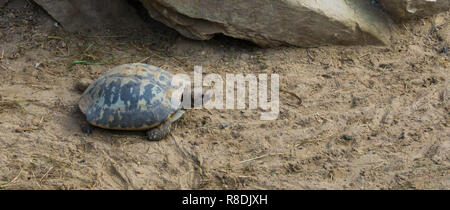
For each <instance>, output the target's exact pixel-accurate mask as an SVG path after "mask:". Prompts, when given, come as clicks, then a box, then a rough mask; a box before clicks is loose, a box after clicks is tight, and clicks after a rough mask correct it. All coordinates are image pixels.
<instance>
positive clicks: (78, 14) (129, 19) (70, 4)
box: [34, 0, 141, 32]
mask: <svg viewBox="0 0 450 210" xmlns="http://www.w3.org/2000/svg"><path fill="white" fill-rule="evenodd" d="M34 1H35V2H36V3H37V4H39V5H40V6H41V7H43V8H44V9H45V10H46V11H47V12H48V13H49V14H50V15H51V16H52V17H53V18H54V19H55V20H56V21H58V22H59V23H60V24H61V25H62V26H63V27H64V29H65V30H67V31H71V32H99V31H104V30H109V29H113V30H120V29H129V28H136V27H138V26H139V25H140V23H141V20H140V18H139V17H138V15H137V13H136V11H135V9H134V8H133V7H131V6H130V5H128V4H127V2H126V1H124V0H95V1H92V0H34Z"/></svg>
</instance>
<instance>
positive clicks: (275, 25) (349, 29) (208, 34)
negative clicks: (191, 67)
mask: <svg viewBox="0 0 450 210" xmlns="http://www.w3.org/2000/svg"><path fill="white" fill-rule="evenodd" d="M140 1H141V2H142V3H143V5H144V6H145V7H146V8H147V10H148V11H149V14H150V15H151V16H152V17H153V18H154V19H156V20H159V21H161V22H163V23H164V24H166V25H167V26H170V27H172V28H174V29H176V30H177V31H178V32H180V33H181V34H183V35H184V36H186V37H189V38H192V39H198V40H207V39H211V38H212V37H213V36H214V35H215V34H225V35H227V36H231V37H235V38H239V39H245V40H250V41H252V42H255V43H257V44H259V45H261V46H275V45H295V46H301V47H314V46H321V45H334V44H338V45H341V44H343V45H348V44H352V45H355V44H374V45H380V44H386V43H388V41H389V39H390V34H391V29H390V26H391V20H390V18H388V17H386V15H385V14H384V12H382V11H381V10H380V9H379V8H376V7H375V6H373V5H370V1H361V0H333V1H329V0H226V1H225V0H140Z"/></svg>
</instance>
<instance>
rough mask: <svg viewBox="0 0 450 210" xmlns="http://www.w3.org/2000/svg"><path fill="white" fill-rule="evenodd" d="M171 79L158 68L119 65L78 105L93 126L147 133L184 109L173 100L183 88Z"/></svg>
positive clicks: (100, 80) (101, 78) (143, 65)
mask: <svg viewBox="0 0 450 210" xmlns="http://www.w3.org/2000/svg"><path fill="white" fill-rule="evenodd" d="M172 78H173V75H172V74H171V73H169V72H167V71H164V70H162V69H160V68H158V67H156V66H152V65H147V64H140V63H135V64H125V65H120V66H117V67H114V68H112V69H111V70H109V71H108V72H106V73H104V74H103V75H102V76H100V77H99V78H98V79H97V80H96V81H94V82H93V83H92V84H91V85H90V86H89V87H88V88H87V89H86V90H85V92H84V93H83V95H82V96H81V99H80V101H79V103H78V105H79V107H80V110H81V111H82V112H83V113H84V114H85V115H86V119H87V120H88V121H89V123H91V124H92V125H94V126H97V127H101V128H106V129H114V130H148V129H151V128H154V127H156V126H158V125H160V124H161V123H162V122H164V121H165V120H167V119H170V118H171V117H172V116H173V115H175V113H176V112H177V110H179V109H180V107H181V105H180V103H177V102H176V101H175V102H174V101H173V100H171V97H172V94H173V92H174V91H176V90H180V88H183V87H182V86H173V85H172V84H171V81H172ZM180 97H181V95H180Z"/></svg>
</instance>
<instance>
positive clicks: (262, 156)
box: [239, 153, 283, 164]
mask: <svg viewBox="0 0 450 210" xmlns="http://www.w3.org/2000/svg"><path fill="white" fill-rule="evenodd" d="M282 154H283V153H275V154H265V155H261V156H259V157H255V158H252V159H248V160H243V161H241V162H239V164H242V163H246V162H250V161H253V160H258V159H261V158H265V157H267V156H272V155H282Z"/></svg>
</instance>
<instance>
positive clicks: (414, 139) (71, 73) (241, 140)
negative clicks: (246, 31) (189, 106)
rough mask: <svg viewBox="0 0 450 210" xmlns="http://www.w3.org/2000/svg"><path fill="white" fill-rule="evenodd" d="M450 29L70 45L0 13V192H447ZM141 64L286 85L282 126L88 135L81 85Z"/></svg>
mask: <svg viewBox="0 0 450 210" xmlns="http://www.w3.org/2000/svg"><path fill="white" fill-rule="evenodd" d="M449 20H450V14H449V13H444V14H440V15H438V16H435V17H430V18H426V19H423V20H419V21H413V22H410V23H405V24H400V25H398V26H397V28H396V29H395V35H394V36H393V37H392V43H391V44H390V45H389V46H381V47H376V46H351V47H348V46H347V47H341V46H328V47H320V48H310V49H303V48H293V47H279V48H272V49H262V48H259V47H256V46H254V45H252V44H250V43H247V42H245V41H240V40H235V39H231V38H226V37H217V38H215V39H214V40H211V41H193V40H189V39H186V38H183V37H182V36H180V35H178V34H177V33H176V32H174V31H173V30H171V29H169V28H166V27H165V26H163V25H161V24H159V23H157V22H152V21H149V23H148V28H145V29H142V30H139V31H127V32H111V33H110V34H105V35H96V36H89V35H82V34H68V33H65V32H63V30H62V29H61V27H59V26H57V25H56V24H55V22H54V21H53V20H52V19H51V18H49V17H48V15H47V14H46V13H45V12H44V11H43V10H42V9H40V8H39V7H37V6H36V5H34V4H30V2H29V1H22V0H16V1H13V2H12V3H9V4H8V5H7V6H6V7H5V8H3V9H1V10H0V189H450V162H449V158H450V128H449V124H450V112H449V111H450V110H449V109H450V104H449V98H450V86H449V82H450V73H449V70H450V69H449V66H450V63H449V53H448V52H447V53H445V52H443V48H444V47H445V46H447V47H448V43H447V42H445V41H444V39H443V38H442V35H439V34H440V30H441V29H442V28H445V27H447V28H448V24H449V22H450V21H449ZM441 34H442V33H441ZM444 35H445V34H444ZM75 60H84V61H90V62H98V63H100V62H106V64H105V65H83V64H76V65H71V62H72V61H75ZM134 62H143V63H148V64H153V65H156V66H159V67H161V68H164V69H166V70H167V71H170V72H172V73H188V74H191V73H192V72H193V69H194V66H195V65H202V66H203V72H204V73H217V74H219V75H221V76H225V74H226V73H243V74H250V73H252V74H259V73H266V74H273V73H276V74H279V75H280V86H281V87H280V89H281V92H280V100H281V105H280V115H279V118H278V119H277V120H274V121H261V120H259V116H260V113H261V110H247V109H245V110H209V111H208V110H205V109H200V110H189V111H188V112H187V113H186V114H185V115H184V116H183V117H182V118H181V119H180V120H178V121H177V122H176V123H175V124H174V129H173V131H172V133H171V135H170V136H169V137H167V138H166V139H164V140H162V141H159V142H149V141H147V140H146V137H145V133H143V132H121V131H110V130H103V129H99V128H96V129H94V130H93V133H92V134H91V135H87V134H85V133H83V132H82V129H81V126H82V125H83V124H84V123H86V121H85V118H84V116H83V115H82V113H81V112H80V111H79V110H78V106H77V101H78V99H79V97H80V95H81V93H80V91H78V90H77V88H76V85H75V84H76V83H77V81H79V80H80V79H96V78H97V77H98V76H99V75H101V74H102V73H103V72H105V71H107V70H108V69H110V68H112V67H114V66H116V65H120V64H124V63H134Z"/></svg>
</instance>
